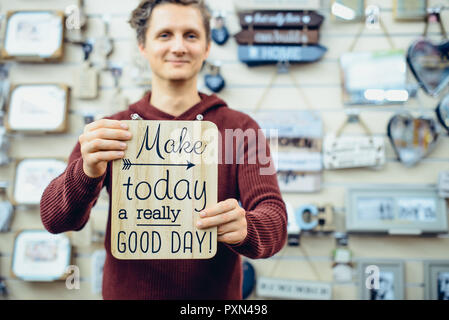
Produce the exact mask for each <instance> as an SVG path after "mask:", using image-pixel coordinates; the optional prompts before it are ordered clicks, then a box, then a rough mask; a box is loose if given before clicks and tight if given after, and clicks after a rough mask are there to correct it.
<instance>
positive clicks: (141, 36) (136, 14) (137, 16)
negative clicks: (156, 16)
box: [129, 0, 211, 45]
mask: <svg viewBox="0 0 449 320" xmlns="http://www.w3.org/2000/svg"><path fill="white" fill-rule="evenodd" d="M167 3H169V4H178V5H183V6H194V7H196V8H198V9H199V10H200V12H201V16H202V18H203V25H204V29H205V30H206V39H207V42H210V40H211V35H210V19H211V14H210V11H209V9H208V8H207V6H206V4H205V2H204V0H143V1H141V2H140V4H139V5H138V6H137V8H136V9H134V10H133V12H132V13H131V19H130V20H129V23H130V25H131V27H132V28H133V29H136V33H137V41H138V43H139V44H141V45H145V37H146V33H147V29H148V25H149V22H150V18H151V13H152V12H153V9H154V8H155V7H157V6H158V5H161V4H167Z"/></svg>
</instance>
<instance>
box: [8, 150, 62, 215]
mask: <svg viewBox="0 0 449 320" xmlns="http://www.w3.org/2000/svg"><path fill="white" fill-rule="evenodd" d="M66 166H67V162H66V161H65V160H63V159H52V158H25V159H19V160H17V162H16V164H15V176H14V184H13V187H12V191H11V192H12V195H11V197H10V198H11V203H12V204H13V205H15V206H17V205H27V206H35V205H39V203H40V199H41V197H42V193H43V192H44V190H45V188H46V187H47V186H48V184H49V183H50V182H51V181H52V180H53V179H54V178H56V177H57V176H59V175H60V174H61V173H62V172H64V170H65V168H66Z"/></svg>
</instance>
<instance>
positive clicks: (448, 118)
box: [436, 94, 449, 132]
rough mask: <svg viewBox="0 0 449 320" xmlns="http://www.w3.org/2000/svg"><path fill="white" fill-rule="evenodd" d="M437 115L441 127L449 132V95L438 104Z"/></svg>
mask: <svg viewBox="0 0 449 320" xmlns="http://www.w3.org/2000/svg"><path fill="white" fill-rule="evenodd" d="M436 113H437V117H438V120H439V121H440V123H441V125H442V126H443V127H444V128H445V129H446V130H447V131H448V132H449V94H447V95H446V96H444V98H443V100H441V102H440V103H439V104H438V106H437V109H436Z"/></svg>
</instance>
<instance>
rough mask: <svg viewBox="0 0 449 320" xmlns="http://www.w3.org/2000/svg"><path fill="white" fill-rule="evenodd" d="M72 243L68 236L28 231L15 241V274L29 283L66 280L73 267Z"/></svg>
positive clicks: (13, 265)
mask: <svg viewBox="0 0 449 320" xmlns="http://www.w3.org/2000/svg"><path fill="white" fill-rule="evenodd" d="M70 252H71V247H70V241H69V238H68V237H67V236H66V235H65V234H51V233H49V232H47V231H45V230H25V231H22V232H20V233H19V234H18V235H17V237H16V239H15V241H14V253H13V258H12V274H13V275H14V276H15V277H17V278H19V279H21V280H25V281H55V280H60V279H64V277H65V275H66V269H67V267H68V266H69V265H70Z"/></svg>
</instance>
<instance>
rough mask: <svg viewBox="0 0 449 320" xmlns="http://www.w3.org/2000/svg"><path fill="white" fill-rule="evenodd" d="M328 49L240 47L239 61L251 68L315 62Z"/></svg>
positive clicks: (307, 47)
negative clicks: (282, 63) (285, 62)
mask: <svg viewBox="0 0 449 320" xmlns="http://www.w3.org/2000/svg"><path fill="white" fill-rule="evenodd" d="M326 51H327V49H326V48H325V47H323V46H321V45H311V46H287V45H286V46H268V45H257V46H243V45H239V46H238V56H239V60H240V61H241V62H243V63H246V64H247V65H249V66H256V65H262V64H274V63H278V62H279V61H288V62H290V63H300V62H315V61H318V60H319V59H321V57H322V56H323V55H324V54H325V53H326Z"/></svg>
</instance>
